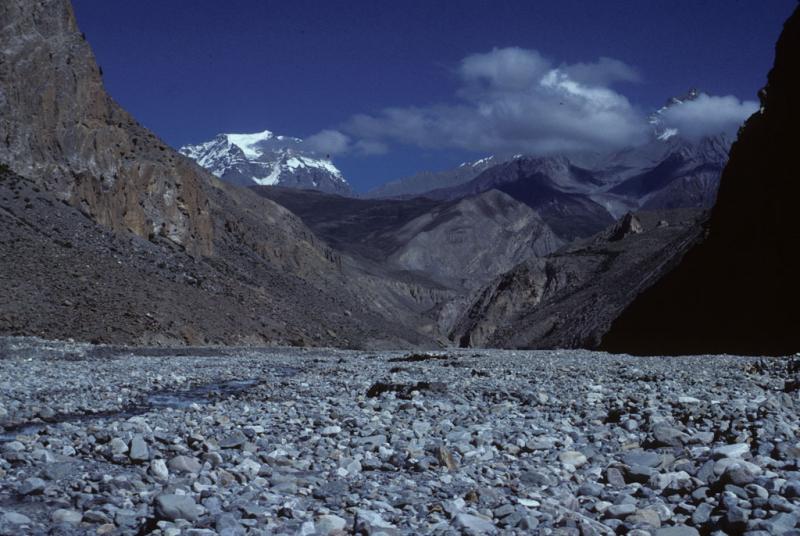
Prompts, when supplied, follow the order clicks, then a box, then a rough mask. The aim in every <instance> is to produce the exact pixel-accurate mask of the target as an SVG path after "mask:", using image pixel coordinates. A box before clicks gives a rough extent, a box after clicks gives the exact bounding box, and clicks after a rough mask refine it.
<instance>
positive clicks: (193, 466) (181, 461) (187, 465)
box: [167, 455, 203, 473]
mask: <svg viewBox="0 0 800 536" xmlns="http://www.w3.org/2000/svg"><path fill="white" fill-rule="evenodd" d="M167 466H168V467H169V470H170V471H172V472H173V473H199V472H200V470H201V469H202V468H203V466H202V465H201V464H200V462H199V461H198V460H197V458H192V457H189V456H183V455H180V456H175V457H174V458H172V459H171V460H170V461H169V462H168V463H167Z"/></svg>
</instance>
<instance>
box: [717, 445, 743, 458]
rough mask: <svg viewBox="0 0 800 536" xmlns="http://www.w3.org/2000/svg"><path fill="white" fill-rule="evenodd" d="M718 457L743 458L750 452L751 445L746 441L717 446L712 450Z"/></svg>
mask: <svg viewBox="0 0 800 536" xmlns="http://www.w3.org/2000/svg"><path fill="white" fill-rule="evenodd" d="M711 452H712V453H713V454H714V456H715V457H717V458H741V457H742V456H744V455H745V454H747V453H748V452H750V445H748V444H746V443H733V444H731V445H723V446H720V447H716V448H714V449H713V450H712V451H711Z"/></svg>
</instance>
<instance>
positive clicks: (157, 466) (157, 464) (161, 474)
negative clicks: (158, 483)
mask: <svg viewBox="0 0 800 536" xmlns="http://www.w3.org/2000/svg"><path fill="white" fill-rule="evenodd" d="M150 473H151V474H152V475H153V476H154V477H156V478H158V479H159V480H169V469H167V463H166V462H165V461H164V460H162V459H161V458H158V459H155V460H153V461H152V462H150Z"/></svg>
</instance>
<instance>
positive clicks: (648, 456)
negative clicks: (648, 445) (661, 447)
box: [622, 450, 661, 467]
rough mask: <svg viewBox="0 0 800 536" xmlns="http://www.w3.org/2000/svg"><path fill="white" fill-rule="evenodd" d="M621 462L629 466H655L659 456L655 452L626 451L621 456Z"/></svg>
mask: <svg viewBox="0 0 800 536" xmlns="http://www.w3.org/2000/svg"><path fill="white" fill-rule="evenodd" d="M622 462H623V463H624V464H625V465H630V466H634V465H639V466H642V467H657V466H658V465H659V464H660V463H661V456H660V455H659V454H658V453H656V452H651V451H642V450H640V451H635V452H628V453H626V454H625V455H624V456H622Z"/></svg>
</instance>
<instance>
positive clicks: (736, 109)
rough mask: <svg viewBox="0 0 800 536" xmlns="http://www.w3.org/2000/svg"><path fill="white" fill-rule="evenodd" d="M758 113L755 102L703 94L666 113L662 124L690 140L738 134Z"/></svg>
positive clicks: (662, 116) (665, 111)
mask: <svg viewBox="0 0 800 536" xmlns="http://www.w3.org/2000/svg"><path fill="white" fill-rule="evenodd" d="M756 110H758V103H756V102H755V101H740V100H739V99H737V98H736V97H734V96H732V95H728V96H725V97H715V96H710V95H706V94H705V93H701V94H700V95H698V96H697V98H695V99H694V100H690V101H686V102H684V103H682V104H681V105H680V106H671V107H669V108H668V109H666V110H664V111H663V112H662V113H661V121H662V123H663V125H664V127H666V128H675V129H677V130H678V131H679V132H680V133H681V134H682V135H683V136H685V137H687V138H702V137H703V136H708V135H712V134H717V133H719V132H735V131H736V129H737V128H738V127H739V126H740V125H741V124H742V122H743V121H744V120H745V119H747V118H748V117H749V116H750V115H752V114H753V113H755V111H756Z"/></svg>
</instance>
